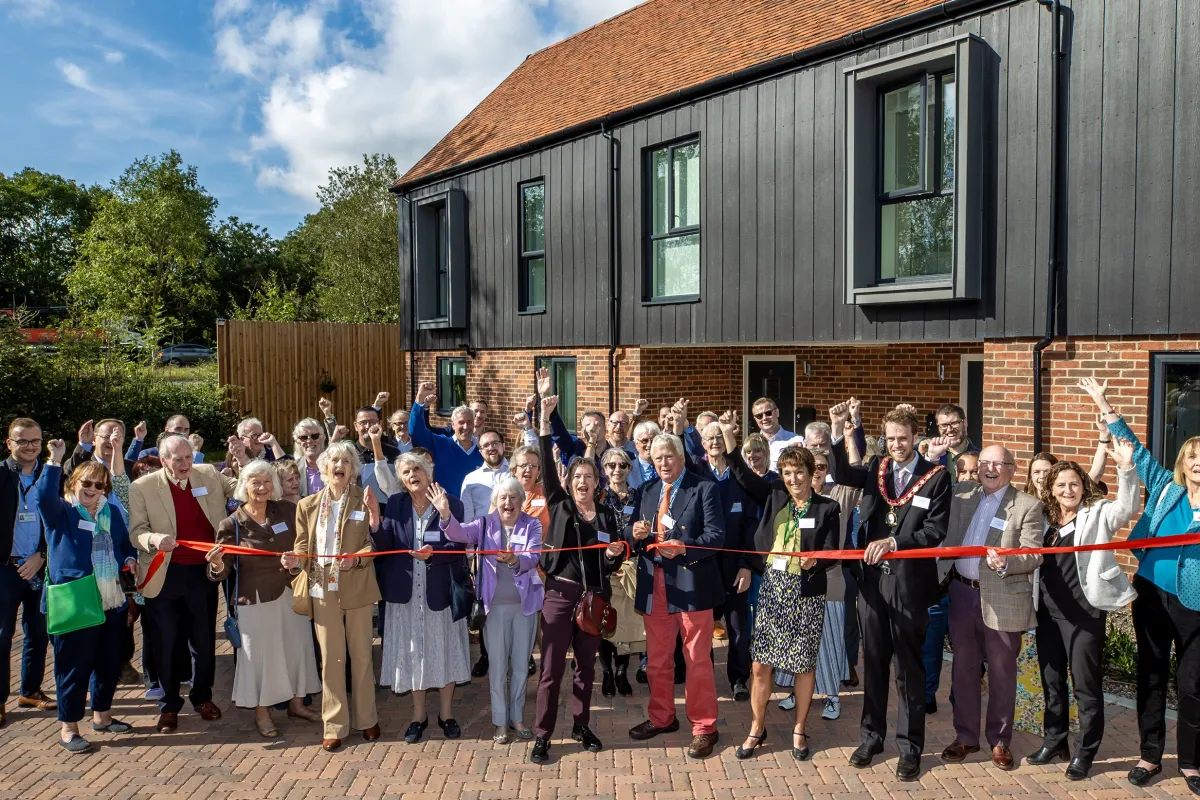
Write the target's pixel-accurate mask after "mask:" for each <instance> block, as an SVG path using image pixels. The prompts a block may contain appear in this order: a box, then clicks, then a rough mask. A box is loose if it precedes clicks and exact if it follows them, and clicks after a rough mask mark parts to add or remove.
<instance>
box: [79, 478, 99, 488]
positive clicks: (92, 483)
mask: <svg viewBox="0 0 1200 800" xmlns="http://www.w3.org/2000/svg"><path fill="white" fill-rule="evenodd" d="M79 488H80V489H100V490H103V489H104V483H103V482H102V481H89V480H87V479H86V478H85V479H84V480H81V481H80V482H79Z"/></svg>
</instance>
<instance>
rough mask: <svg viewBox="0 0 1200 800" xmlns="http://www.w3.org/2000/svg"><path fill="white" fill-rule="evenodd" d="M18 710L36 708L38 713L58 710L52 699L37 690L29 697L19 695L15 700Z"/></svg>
mask: <svg viewBox="0 0 1200 800" xmlns="http://www.w3.org/2000/svg"><path fill="white" fill-rule="evenodd" d="M17 707H18V708H36V709H37V710H38V711H54V710H55V709H56V708H58V703H56V702H54V698H53V697H51V696H50V695H48V694H46V693H45V692H43V691H42V690H41V689H38V690H37V691H36V692H34V693H33V694H31V695H28V696H26V695H21V696H20V697H18V698H17Z"/></svg>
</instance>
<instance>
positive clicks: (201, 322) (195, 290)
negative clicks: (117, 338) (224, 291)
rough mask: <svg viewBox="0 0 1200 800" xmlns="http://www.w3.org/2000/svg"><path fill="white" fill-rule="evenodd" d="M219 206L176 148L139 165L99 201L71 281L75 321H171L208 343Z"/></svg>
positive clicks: (142, 325)
mask: <svg viewBox="0 0 1200 800" xmlns="http://www.w3.org/2000/svg"><path fill="white" fill-rule="evenodd" d="M216 206H217V201H216V200H215V199H213V197H212V196H210V195H209V194H208V193H207V192H206V191H205V190H204V187H202V186H201V185H200V182H199V180H198V178H197V174H196V168H195V167H191V166H185V165H184V164H183V159H182V158H181V157H180V155H179V153H177V152H176V151H174V150H172V151H170V152H167V153H163V154H162V155H161V156H158V157H147V158H141V159H138V160H137V161H135V162H134V163H133V164H132V165H131V166H130V167H129V168H128V169H126V170H125V172H124V173H123V174H122V175H121V177H120V178H118V179H117V180H115V181H113V184H112V189H111V194H110V195H109V196H107V197H105V198H104V199H103V200H102V201H101V202H100V206H99V209H98V210H97V212H96V215H95V218H94V219H93V221H92V225H91V227H90V228H89V229H88V231H87V233H86V234H85V235H84V237H83V243H82V246H81V247H80V252H79V258H78V260H77V261H76V265H75V269H74V271H73V272H72V273H71V274H70V275H69V276H68V277H67V281H66V283H67V288H68V290H69V291H70V297H71V303H72V310H73V311H74V312H75V313H76V315H77V317H79V318H80V319H81V320H84V321H91V322H93V323H95V322H96V321H100V320H108V321H112V320H120V321H121V324H123V325H126V326H128V327H132V328H134V329H140V330H143V331H146V330H149V329H151V328H155V329H161V328H160V327H159V325H158V324H157V322H156V321H158V322H161V320H163V319H174V320H178V321H179V331H180V335H181V336H182V337H183V338H185V339H194V340H204V341H211V340H212V337H213V327H214V323H215V321H216V317H217V299H218V298H217V292H216V290H215V289H214V283H215V277H216V276H215V274H214V263H213V262H214V259H212V258H211V257H210V255H211V251H210V244H211V241H210V240H211V233H212V221H213V214H214V211H215V210H216Z"/></svg>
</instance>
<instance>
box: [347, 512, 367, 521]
mask: <svg viewBox="0 0 1200 800" xmlns="http://www.w3.org/2000/svg"><path fill="white" fill-rule="evenodd" d="M366 518H367V512H365V511H351V512H350V519H352V520H354V521H355V522H362V521H363V520H364V519H366Z"/></svg>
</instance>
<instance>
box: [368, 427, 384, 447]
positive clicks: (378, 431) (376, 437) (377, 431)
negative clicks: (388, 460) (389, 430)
mask: <svg viewBox="0 0 1200 800" xmlns="http://www.w3.org/2000/svg"><path fill="white" fill-rule="evenodd" d="M367 438H368V439H370V441H371V444H372V445H373V444H375V443H376V442H380V441H382V440H383V428H382V427H381V426H380V425H379V423H378V422H377V423H375V424H374V425H372V426H371V427H370V428H368V429H367Z"/></svg>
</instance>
